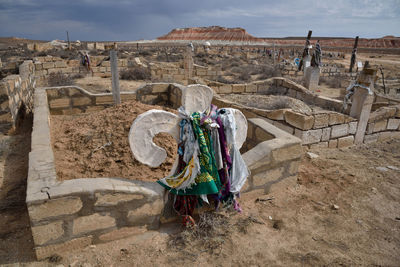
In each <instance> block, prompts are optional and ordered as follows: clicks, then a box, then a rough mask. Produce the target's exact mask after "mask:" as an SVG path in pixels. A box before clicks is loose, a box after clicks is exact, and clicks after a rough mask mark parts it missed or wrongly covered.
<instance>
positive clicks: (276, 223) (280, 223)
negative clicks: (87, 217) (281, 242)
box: [272, 220, 283, 230]
mask: <svg viewBox="0 0 400 267" xmlns="http://www.w3.org/2000/svg"><path fill="white" fill-rule="evenodd" d="M272 227H274V228H275V229H277V230H280V229H282V227H283V221H282V220H275V221H274V224H273V225H272Z"/></svg>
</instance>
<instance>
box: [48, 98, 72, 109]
mask: <svg viewBox="0 0 400 267" xmlns="http://www.w3.org/2000/svg"><path fill="white" fill-rule="evenodd" d="M70 102H71V99H69V98H59V99H53V100H50V103H49V104H50V108H67V107H69V106H70Z"/></svg>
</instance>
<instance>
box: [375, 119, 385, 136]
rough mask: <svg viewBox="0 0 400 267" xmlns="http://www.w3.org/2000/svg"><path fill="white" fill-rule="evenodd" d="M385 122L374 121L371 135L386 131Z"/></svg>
mask: <svg viewBox="0 0 400 267" xmlns="http://www.w3.org/2000/svg"><path fill="white" fill-rule="evenodd" d="M387 122H388V121H387V120H382V121H376V122H374V124H373V125H374V126H373V129H372V132H373V133H376V132H382V131H385V130H386V126H387Z"/></svg>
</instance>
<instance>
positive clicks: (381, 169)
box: [376, 167, 389, 172]
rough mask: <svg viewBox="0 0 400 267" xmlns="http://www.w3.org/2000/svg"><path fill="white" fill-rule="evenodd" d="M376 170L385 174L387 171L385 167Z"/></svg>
mask: <svg viewBox="0 0 400 267" xmlns="http://www.w3.org/2000/svg"><path fill="white" fill-rule="evenodd" d="M376 169H377V170H378V171H381V172H387V171H388V170H389V169H388V168H386V167H376Z"/></svg>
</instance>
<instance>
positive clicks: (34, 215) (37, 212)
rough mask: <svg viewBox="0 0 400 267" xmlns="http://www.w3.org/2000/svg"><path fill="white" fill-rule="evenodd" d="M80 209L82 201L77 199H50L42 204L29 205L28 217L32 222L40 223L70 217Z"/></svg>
mask: <svg viewBox="0 0 400 267" xmlns="http://www.w3.org/2000/svg"><path fill="white" fill-rule="evenodd" d="M81 208H82V201H81V199H80V198H79V197H65V198H58V199H51V200H48V201H46V202H44V203H43V204H38V205H29V206H28V211H29V217H30V218H31V220H32V221H40V220H42V219H47V218H51V217H57V216H61V215H70V214H74V213H76V212H78V211H79V210H80V209H81Z"/></svg>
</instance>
